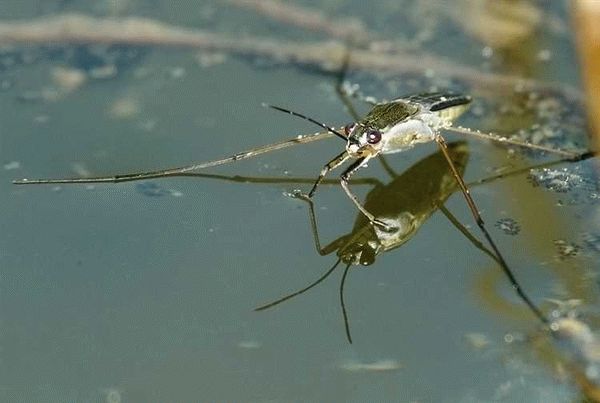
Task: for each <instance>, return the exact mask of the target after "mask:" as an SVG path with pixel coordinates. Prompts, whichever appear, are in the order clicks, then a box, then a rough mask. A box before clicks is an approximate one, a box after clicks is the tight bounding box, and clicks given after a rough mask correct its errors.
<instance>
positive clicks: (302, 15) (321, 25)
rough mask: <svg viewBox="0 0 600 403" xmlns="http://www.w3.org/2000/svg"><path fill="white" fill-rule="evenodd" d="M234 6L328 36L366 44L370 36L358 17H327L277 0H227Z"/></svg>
mask: <svg viewBox="0 0 600 403" xmlns="http://www.w3.org/2000/svg"><path fill="white" fill-rule="evenodd" d="M228 1H229V3H231V4H232V5H234V6H237V7H243V8H247V9H250V10H253V11H255V12H257V13H259V14H262V15H264V16H266V17H269V18H270V19H272V20H275V21H279V22H282V23H284V24H290V25H294V26H296V27H300V28H303V29H306V30H309V31H313V32H322V33H325V34H327V35H328V36H329V37H330V38H334V39H340V40H342V41H347V42H351V43H352V44H353V45H359V44H367V43H368V42H369V41H370V39H372V38H373V35H372V33H370V32H368V31H367V29H366V28H365V25H364V24H363V22H362V21H360V20H359V19H358V18H351V17H348V18H343V19H340V18H328V17H327V16H325V15H324V14H323V13H321V12H319V11H316V10H313V9H310V8H306V7H301V6H297V5H292V4H289V3H284V2H281V1H279V0H228Z"/></svg>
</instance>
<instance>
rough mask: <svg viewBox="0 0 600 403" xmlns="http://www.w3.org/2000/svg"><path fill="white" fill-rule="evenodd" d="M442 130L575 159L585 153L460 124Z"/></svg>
mask: <svg viewBox="0 0 600 403" xmlns="http://www.w3.org/2000/svg"><path fill="white" fill-rule="evenodd" d="M444 130H447V131H449V132H454V133H459V134H467V135H469V136H474V137H479V138H482V139H486V140H491V141H495V142H497V143H502V144H510V145H514V146H519V147H525V148H530V149H532V150H539V151H545V152H547V153H552V154H558V155H564V156H566V157H569V158H572V159H576V160H577V159H579V158H580V157H581V156H582V155H584V154H585V153H584V152H581V151H565V150H559V149H556V148H552V147H545V146H540V145H537V144H531V143H527V142H525V141H520V140H515V139H511V138H508V137H503V136H499V135H497V134H492V133H483V132H480V131H478V130H471V129H467V128H466V127H461V126H457V127H454V126H450V127H446V128H444Z"/></svg>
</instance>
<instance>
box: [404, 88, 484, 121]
mask: <svg viewBox="0 0 600 403" xmlns="http://www.w3.org/2000/svg"><path fill="white" fill-rule="evenodd" d="M409 99H410V100H411V101H412V102H416V103H420V104H421V105H423V106H424V107H426V108H428V109H429V111H431V112H435V113H436V114H438V115H439V116H440V117H441V118H443V119H446V120H450V121H452V120H454V119H456V118H457V117H458V116H460V115H462V114H463V112H464V111H466V110H467V109H468V108H469V105H470V104H471V100H472V99H471V97H470V96H469V95H463V94H454V93H451V92H433V93H426V94H417V95H413V96H411V97H409Z"/></svg>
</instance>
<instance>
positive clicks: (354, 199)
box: [340, 157, 394, 232]
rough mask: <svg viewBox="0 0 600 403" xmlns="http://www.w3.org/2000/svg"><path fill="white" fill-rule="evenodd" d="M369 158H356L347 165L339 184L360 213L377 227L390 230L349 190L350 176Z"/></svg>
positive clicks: (391, 228) (390, 228)
mask: <svg viewBox="0 0 600 403" xmlns="http://www.w3.org/2000/svg"><path fill="white" fill-rule="evenodd" d="M369 159H370V157H363V158H360V159H358V160H357V161H356V162H354V163H353V164H352V165H350V166H349V167H348V169H346V170H345V171H344V173H343V174H342V175H341V176H340V184H341V185H342V188H343V189H344V191H345V192H346V195H348V197H349V198H350V200H352V202H353V203H354V205H355V206H356V207H357V208H358V209H359V210H360V212H361V213H363V214H364V215H365V217H367V218H368V219H369V221H370V222H371V223H372V224H374V225H377V226H378V227H380V228H382V229H383V230H384V231H388V232H390V231H392V230H393V229H394V228H393V227H390V226H389V225H387V224H386V223H384V222H383V221H380V220H378V219H376V218H375V216H374V215H373V214H371V213H370V212H369V211H368V210H367V209H366V208H365V207H364V206H363V205H362V204H361V203H360V201H359V200H358V197H356V195H355V194H354V193H352V191H351V190H350V186H349V181H350V178H351V177H352V175H354V173H355V172H356V171H358V170H359V169H360V168H361V167H362V166H364V165H365V164H366V163H367V162H368V161H369Z"/></svg>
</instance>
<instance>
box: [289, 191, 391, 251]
mask: <svg viewBox="0 0 600 403" xmlns="http://www.w3.org/2000/svg"><path fill="white" fill-rule="evenodd" d="M336 183H337V184H339V181H336ZM376 186H377V185H376ZM378 186H381V184H378ZM292 197H294V198H297V199H300V200H302V201H305V202H306V203H308V217H309V220H310V227H311V230H312V234H313V240H314V242H315V248H316V249H317V252H318V253H319V255H321V256H325V255H329V254H330V253H332V252H334V251H336V250H338V249H339V248H340V247H342V246H343V245H344V244H345V243H346V239H347V238H348V235H343V236H341V237H339V238H338V239H336V240H334V241H333V242H331V243H329V244H327V245H325V246H324V247H322V246H321V240H320V237H319V228H318V226H317V216H316V214H315V205H314V203H313V201H312V199H310V198H309V197H308V196H307V195H304V194H302V193H294V194H292Z"/></svg>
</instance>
